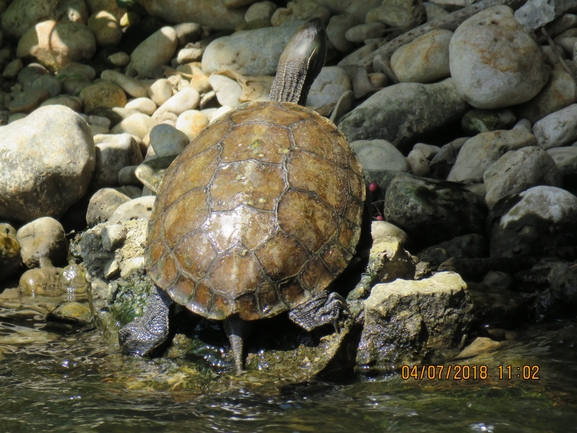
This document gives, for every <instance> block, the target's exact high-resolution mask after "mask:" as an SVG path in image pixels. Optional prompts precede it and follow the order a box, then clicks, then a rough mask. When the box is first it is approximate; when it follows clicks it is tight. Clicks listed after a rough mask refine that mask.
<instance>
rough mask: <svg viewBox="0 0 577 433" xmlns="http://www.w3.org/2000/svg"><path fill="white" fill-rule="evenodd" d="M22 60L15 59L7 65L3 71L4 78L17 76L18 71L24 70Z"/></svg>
mask: <svg viewBox="0 0 577 433" xmlns="http://www.w3.org/2000/svg"><path fill="white" fill-rule="evenodd" d="M22 67H23V66H22V60H20V59H14V60H12V61H11V62H10V63H8V64H7V65H6V67H5V68H4V71H2V76H3V77H4V78H11V79H13V78H16V76H17V75H18V73H19V72H20V71H21V70H22Z"/></svg>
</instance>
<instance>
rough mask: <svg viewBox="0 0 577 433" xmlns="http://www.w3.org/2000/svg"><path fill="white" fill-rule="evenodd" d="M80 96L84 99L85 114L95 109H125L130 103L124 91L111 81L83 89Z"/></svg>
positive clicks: (100, 82)
mask: <svg viewBox="0 0 577 433" xmlns="http://www.w3.org/2000/svg"><path fill="white" fill-rule="evenodd" d="M67 81H68V80H67ZM78 96H80V99H82V103H83V104H84V112H85V113H90V112H91V111H92V110H94V109H95V108H113V107H124V106H125V105H126V102H127V101H128V98H127V97H126V93H124V90H122V88H121V87H120V86H119V85H117V84H114V83H113V82H111V81H99V82H97V83H94V84H91V85H90V86H87V87H85V88H83V89H82V90H81V91H80V94H79V95H78Z"/></svg>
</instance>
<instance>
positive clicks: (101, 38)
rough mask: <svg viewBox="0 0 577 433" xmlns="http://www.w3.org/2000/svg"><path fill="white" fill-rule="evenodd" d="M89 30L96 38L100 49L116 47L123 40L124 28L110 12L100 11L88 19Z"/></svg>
mask: <svg viewBox="0 0 577 433" xmlns="http://www.w3.org/2000/svg"><path fill="white" fill-rule="evenodd" d="M87 25H88V28H89V29H90V31H91V32H92V33H94V36H95V38H96V43H97V44H98V46H99V47H110V46H116V45H118V44H119V43H120V41H121V40H122V27H120V24H119V22H118V21H117V19H116V17H115V16H114V15H112V14H111V13H110V12H108V11H105V10H102V11H98V12H96V13H94V14H92V15H91V16H90V18H88V22H87Z"/></svg>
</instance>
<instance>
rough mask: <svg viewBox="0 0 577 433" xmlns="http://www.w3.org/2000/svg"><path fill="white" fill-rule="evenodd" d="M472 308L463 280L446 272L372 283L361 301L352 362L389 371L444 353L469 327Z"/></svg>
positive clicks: (458, 345)
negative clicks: (360, 328) (360, 320)
mask: <svg viewBox="0 0 577 433" xmlns="http://www.w3.org/2000/svg"><path fill="white" fill-rule="evenodd" d="M472 310H473V304H472V301H471V298H470V296H469V294H468V293H467V285H466V284H465V282H464V281H463V280H462V279H461V277H460V276H459V275H458V274H455V273H452V272H442V273H438V274H435V275H433V276H432V277H431V278H428V279H424V280H420V281H406V280H400V279H398V280H395V281H393V282H391V283H385V284H378V285H376V286H375V287H373V290H372V292H371V296H370V297H369V298H368V299H367V300H366V301H365V326H364V328H363V332H362V334H361V341H360V343H359V350H358V352H357V363H358V364H361V365H367V366H370V368H372V369H375V370H378V371H383V372H391V371H395V370H399V369H401V367H402V366H403V365H409V366H410V365H415V364H421V363H433V364H434V363H436V362H442V361H443V360H446V359H449V358H451V357H453V356H455V355H456V354H457V353H459V351H460V350H461V349H462V347H463V342H464V340H465V338H466V337H467V335H468V334H469V332H470V331H471V327H472V324H473V322H474V317H473V314H472Z"/></svg>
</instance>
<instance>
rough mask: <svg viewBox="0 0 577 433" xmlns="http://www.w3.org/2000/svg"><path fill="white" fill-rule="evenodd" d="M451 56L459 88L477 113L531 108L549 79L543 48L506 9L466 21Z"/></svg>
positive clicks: (485, 12) (455, 37) (487, 11)
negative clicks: (530, 103) (518, 106)
mask: <svg viewBox="0 0 577 433" xmlns="http://www.w3.org/2000/svg"><path fill="white" fill-rule="evenodd" d="M449 52H450V65H451V76H452V77H453V79H454V80H455V85H456V87H457V89H458V90H459V92H461V94H462V95H463V96H464V97H465V99H466V100H467V102H468V103H470V104H471V105H472V106H473V107H475V108H502V107H508V106H511V105H515V104H521V103H523V102H527V101H528V100H530V99H531V98H533V97H534V96H535V95H537V93H539V91H540V90H541V89H542V88H543V86H544V85H545V83H546V82H547V80H548V78H549V69H548V67H547V66H546V65H545V63H544V61H543V57H542V55H541V52H540V50H539V47H538V46H537V44H536V43H535V41H534V40H533V39H531V37H530V36H529V35H528V34H526V33H525V32H524V31H523V29H522V27H521V25H520V24H519V23H518V22H517V21H516V20H515V18H514V17H513V11H512V10H511V9H510V8H509V7H507V6H494V7H492V8H489V9H485V10H483V11H481V12H479V13H477V14H475V15H473V16H472V17H471V18H469V19H467V20H465V21H464V22H463V23H462V24H461V25H460V26H459V27H458V28H457V30H456V31H455V34H454V35H453V37H452V39H451V43H450V45H449Z"/></svg>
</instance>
